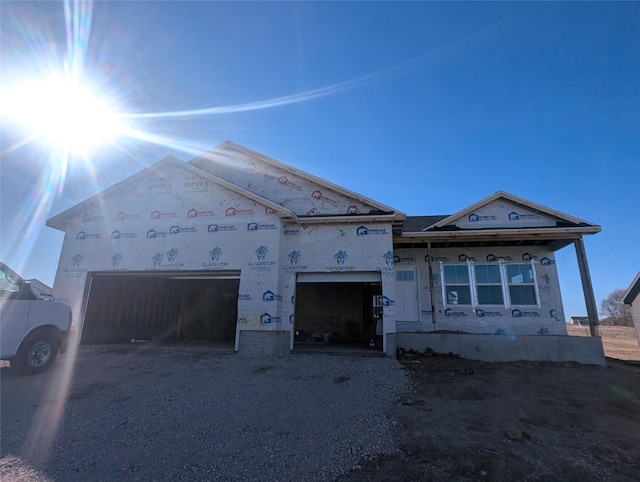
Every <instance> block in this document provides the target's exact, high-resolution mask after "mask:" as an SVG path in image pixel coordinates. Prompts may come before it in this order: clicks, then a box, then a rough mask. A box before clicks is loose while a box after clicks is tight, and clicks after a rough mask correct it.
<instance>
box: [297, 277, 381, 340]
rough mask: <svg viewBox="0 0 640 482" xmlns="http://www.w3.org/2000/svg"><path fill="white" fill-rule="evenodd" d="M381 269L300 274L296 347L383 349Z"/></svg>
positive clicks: (298, 279)
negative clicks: (323, 346) (324, 346)
mask: <svg viewBox="0 0 640 482" xmlns="http://www.w3.org/2000/svg"><path fill="white" fill-rule="evenodd" d="M381 299H382V283H381V280H380V273H379V272H357V273H298V277H297V281H296V296H295V317H294V330H295V331H294V348H295V347H296V346H298V348H300V347H302V346H312V345H320V344H322V345H341V346H353V347H370V348H374V349H379V350H381V349H382V303H381Z"/></svg>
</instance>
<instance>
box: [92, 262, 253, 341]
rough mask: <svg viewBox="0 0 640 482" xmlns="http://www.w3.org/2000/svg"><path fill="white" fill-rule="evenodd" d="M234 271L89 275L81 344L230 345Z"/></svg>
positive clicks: (234, 317) (235, 313)
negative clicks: (142, 342) (148, 342)
mask: <svg viewBox="0 0 640 482" xmlns="http://www.w3.org/2000/svg"><path fill="white" fill-rule="evenodd" d="M239 285H240V276H239V273H236V272H233V273H221V274H218V275H215V276H212V275H211V274H210V273H208V274H207V275H200V276H199V275H198V274H194V273H182V274H181V273H162V274H159V273H153V274H152V275H151V274H110V273H93V274H92V277H91V280H90V287H89V293H88V299H87V308H86V312H85V317H84V326H83V328H82V336H81V339H80V342H81V343H85V344H89V343H120V342H130V341H131V340H132V339H135V340H147V341H155V342H165V343H166V342H175V341H206V342H211V343H220V344H229V345H231V346H233V344H234V342H235V334H236V320H237V318H238V288H239Z"/></svg>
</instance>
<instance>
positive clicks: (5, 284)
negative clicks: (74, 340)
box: [0, 263, 71, 375]
mask: <svg viewBox="0 0 640 482" xmlns="http://www.w3.org/2000/svg"><path fill="white" fill-rule="evenodd" d="M0 271H1V273H0V359H2V360H9V361H10V362H11V368H12V369H15V370H16V371H17V372H18V373H20V374H21V375H35V374H36V373H42V372H44V371H46V370H48V369H49V367H50V366H51V365H52V364H53V362H54V361H55V359H56V357H57V356H58V352H64V351H65V350H66V343H67V337H68V335H69V330H70V329H71V309H70V308H69V306H67V305H65V304H64V303H57V302H55V301H51V300H46V299H42V298H41V297H39V296H38V294H37V292H36V291H34V290H32V289H31V285H30V283H29V282H28V281H25V280H23V279H22V278H21V277H20V276H18V275H17V274H16V273H15V272H14V271H13V270H12V269H11V268H9V267H8V266H7V265H5V264H4V263H0Z"/></svg>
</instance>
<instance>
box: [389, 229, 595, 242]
mask: <svg viewBox="0 0 640 482" xmlns="http://www.w3.org/2000/svg"><path fill="white" fill-rule="evenodd" d="M600 231H601V228H600V226H585V227H575V228H527V229H509V228H506V229H469V230H464V231H429V232H424V231H418V232H415V233H410V232H409V233H402V235H401V236H400V237H401V238H421V239H429V238H431V239H436V238H437V239H442V238H470V237H483V236H484V237H493V238H496V237H500V236H505V237H507V236H513V235H517V236H520V237H522V238H523V239H526V237H527V236H529V235H530V236H535V237H540V236H542V235H544V236H550V237H554V236H555V237H557V236H558V235H562V234H573V235H582V234H596V233H599V232H600Z"/></svg>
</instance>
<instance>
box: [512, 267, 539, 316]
mask: <svg viewBox="0 0 640 482" xmlns="http://www.w3.org/2000/svg"><path fill="white" fill-rule="evenodd" d="M509 266H528V267H529V268H530V269H531V282H530V283H511V279H510V277H509ZM504 274H505V277H504V280H505V287H506V292H507V295H508V296H509V307H511V306H525V307H528V306H536V307H538V308H539V307H540V293H539V291H538V278H537V275H536V267H535V263H534V261H533V260H532V261H531V262H530V263H509V264H507V265H506V266H505V273H504ZM512 286H532V287H533V296H534V297H535V300H534V302H533V303H514V302H513V299H512V296H511V287H512Z"/></svg>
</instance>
